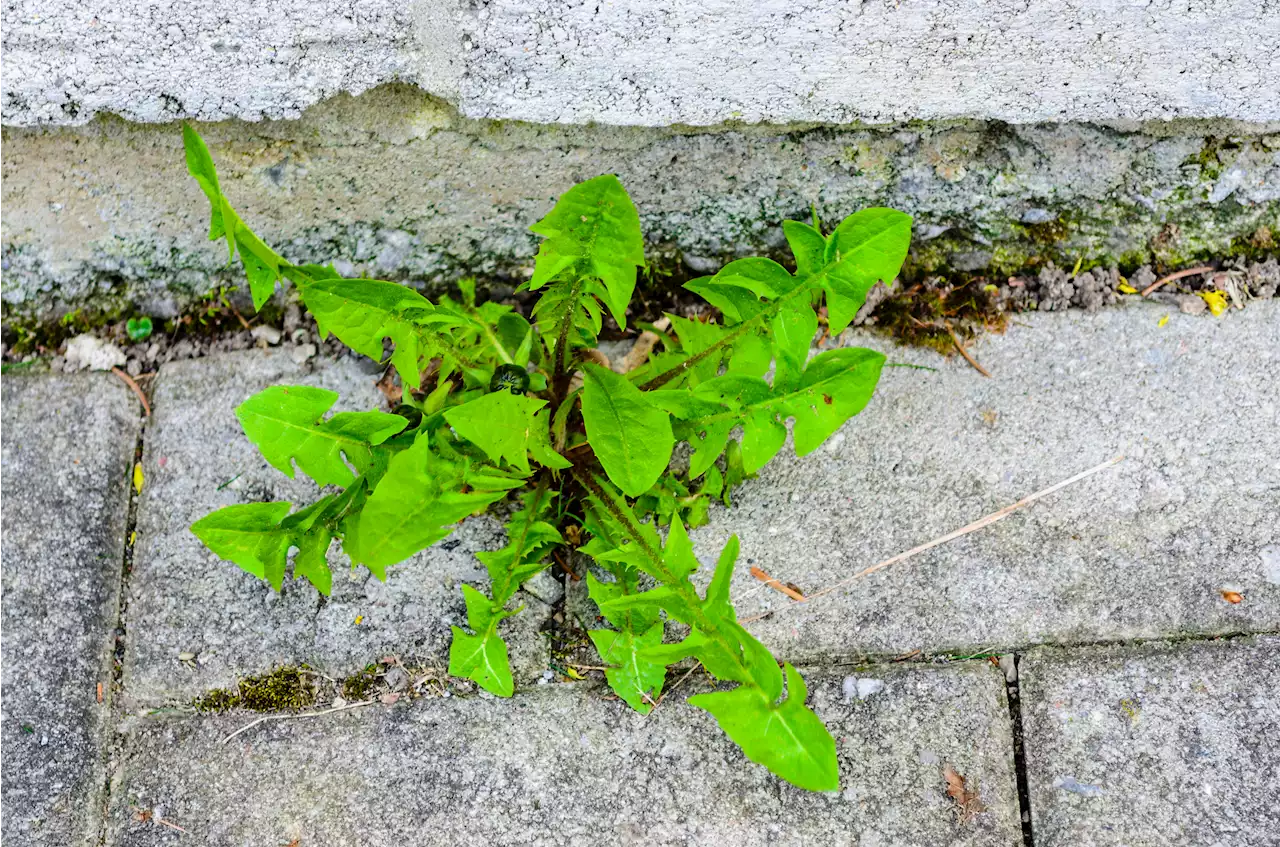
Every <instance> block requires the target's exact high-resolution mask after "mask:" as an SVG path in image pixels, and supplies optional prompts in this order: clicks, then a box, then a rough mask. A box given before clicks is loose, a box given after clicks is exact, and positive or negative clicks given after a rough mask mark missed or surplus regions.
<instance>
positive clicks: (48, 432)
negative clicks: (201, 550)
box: [0, 375, 139, 847]
mask: <svg viewBox="0 0 1280 847" xmlns="http://www.w3.org/2000/svg"><path fill="white" fill-rule="evenodd" d="M3 386H4V388H3V393H4V397H3V403H2V404H0V405H2V406H3V411H4V420H3V428H4V458H3V465H2V467H3V477H4V480H3V484H4V536H3V540H2V543H0V549H2V550H3V553H2V554H0V561H2V562H3V591H4V639H3V642H4V648H3V654H4V658H3V682H2V683H0V685H2V687H3V689H4V700H3V703H4V714H3V719H0V745H2V747H3V750H4V753H3V762H2V763H0V768H2V769H3V772H4V777H3V819H4V825H3V833H4V836H3V837H4V843H5V844H6V845H8V844H12V845H15V847H16V845H19V844H22V845H50V847H53V845H93V844H97V843H98V837H99V826H100V823H101V821H100V819H99V815H98V810H99V809H100V808H101V804H102V802H103V797H102V787H103V785H104V784H105V779H104V768H103V765H102V761H101V758H100V748H101V745H102V742H103V739H102V730H103V725H104V722H105V721H106V718H107V715H106V711H107V706H106V705H102V704H101V703H102V702H103V701H105V700H108V699H109V698H110V696H111V652H112V648H113V645H114V643H115V639H114V627H115V625H116V612H117V598H118V596H119V593H120V563H121V561H122V555H123V553H124V544H125V538H124V533H125V518H126V515H127V512H128V507H129V488H128V480H129V471H130V468H131V466H132V464H133V456H134V451H135V449H136V446H137V440H138V427H139V409H138V402H137V401H136V400H135V399H134V398H133V395H131V394H130V393H129V392H128V390H127V389H126V388H125V387H124V386H123V385H122V384H121V383H120V382H119V381H117V380H116V379H115V378H114V377H112V376H109V375H108V376H103V375H94V376H88V375H85V376H74V377H47V376H37V377H23V376H6V377H4V380H3ZM99 686H101V688H99ZM99 692H101V697H100V696H99Z"/></svg>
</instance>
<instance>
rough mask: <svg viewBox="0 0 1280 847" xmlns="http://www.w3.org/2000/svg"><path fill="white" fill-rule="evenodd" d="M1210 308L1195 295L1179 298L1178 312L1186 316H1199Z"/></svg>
mask: <svg viewBox="0 0 1280 847" xmlns="http://www.w3.org/2000/svg"><path fill="white" fill-rule="evenodd" d="M1208 308H1209V306H1208V304H1207V303H1205V302H1204V301H1203V300H1201V299H1200V298H1199V297H1196V296H1195V295H1194V294H1188V295H1187V296H1185V297H1179V298H1178V311H1180V312H1182V313H1183V314H1184V315H1198V314H1200V313H1202V312H1204V311H1205V310H1206V309H1208Z"/></svg>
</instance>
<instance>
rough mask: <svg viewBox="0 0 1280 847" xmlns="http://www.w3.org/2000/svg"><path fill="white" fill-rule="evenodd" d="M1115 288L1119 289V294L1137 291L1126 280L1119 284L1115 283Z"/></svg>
mask: <svg viewBox="0 0 1280 847" xmlns="http://www.w3.org/2000/svg"><path fill="white" fill-rule="evenodd" d="M1116 290H1117V291H1119V292H1120V293H1121V294H1137V293H1138V289H1136V288H1134V287H1133V286H1132V285H1130V284H1129V283H1127V282H1122V283H1120V284H1119V285H1117V286H1116Z"/></svg>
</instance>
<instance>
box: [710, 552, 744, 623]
mask: <svg viewBox="0 0 1280 847" xmlns="http://www.w3.org/2000/svg"><path fill="white" fill-rule="evenodd" d="M737 561H738V536H736V535H731V536H729V541H728V542H727V543H726V544H725V545H724V547H723V548H722V549H721V550H720V558H719V559H718V560H717V561H716V572H715V574H714V575H713V576H712V577H711V584H710V585H708V586H707V595H706V598H705V600H704V603H703V605H704V608H706V610H707V611H708V612H709V613H711V614H714V615H716V616H718V617H725V618H730V619H732V620H737V616H736V615H735V614H734V611H733V605H732V603H731V601H730V599H729V586H730V583H731V582H732V580H733V566H734V564H735V563H736V562H737Z"/></svg>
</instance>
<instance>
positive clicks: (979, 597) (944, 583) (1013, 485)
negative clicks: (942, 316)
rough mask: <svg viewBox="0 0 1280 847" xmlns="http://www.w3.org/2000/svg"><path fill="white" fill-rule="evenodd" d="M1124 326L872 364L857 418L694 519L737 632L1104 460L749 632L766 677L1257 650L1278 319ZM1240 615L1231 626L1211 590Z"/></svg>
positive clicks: (1269, 503) (1119, 316)
mask: <svg viewBox="0 0 1280 847" xmlns="http://www.w3.org/2000/svg"><path fill="white" fill-rule="evenodd" d="M1170 311H1171V309H1170V308H1168V307H1158V306H1155V305H1153V304H1134V305H1131V306H1129V307H1118V308H1115V309H1111V310H1105V311H1102V312H1099V313H1097V314H1093V315H1089V314H1082V313H1078V312H1075V313H1055V314H1028V315H1020V316H1018V318H1017V319H1016V320H1015V321H1014V324H1013V326H1012V327H1011V328H1010V329H1009V331H1008V333H1007V334H1006V335H1004V336H989V337H987V338H985V339H984V340H982V341H981V342H979V343H977V344H975V345H973V353H974V354H975V356H976V357H977V358H978V360H979V361H980V362H981V363H982V364H983V365H984V366H985V367H986V368H988V369H989V370H990V372H991V374H992V378H991V379H987V378H985V377H982V376H980V375H979V374H978V373H977V371H975V370H973V369H972V368H971V367H970V366H969V365H967V364H965V362H964V361H963V360H961V359H959V358H957V359H955V360H953V361H948V362H942V361H939V359H938V358H937V357H936V356H934V355H926V354H922V353H920V352H916V351H908V350H903V349H895V348H893V347H892V345H888V346H886V345H885V344H884V343H883V342H882V341H880V340H879V339H874V338H868V337H867V336H865V335H863V336H854V338H853V341H855V342H858V343H870V344H871V345H872V346H880V347H883V348H884V349H886V352H887V353H888V356H889V360H890V361H900V362H901V361H906V362H915V363H919V364H924V365H928V366H930V367H937V368H938V371H937V372H930V371H921V370H914V369H909V368H888V369H886V371H885V373H884V376H883V378H882V380H881V382H880V386H879V388H878V389H877V392H876V396H875V397H874V398H873V399H872V401H871V404H870V405H869V406H868V407H867V409H866V410H865V411H864V412H863V413H862V414H861V415H859V416H858V417H856V418H854V419H853V420H852V421H851V422H850V423H849V424H847V425H846V427H845V428H844V429H843V430H842V431H840V432H839V433H837V434H836V435H835V436H833V437H832V439H831V440H830V441H829V442H828V443H827V444H826V445H824V446H823V447H822V448H820V449H819V450H817V451H816V452H814V453H812V454H810V455H809V456H808V457H806V458H803V459H796V458H795V457H794V455H790V456H788V455H787V454H788V453H789V451H790V446H787V447H784V448H783V453H782V454H780V457H779V458H778V459H775V460H774V462H773V463H772V464H770V465H768V466H766V468H765V469H764V470H763V471H762V472H761V473H760V475H759V478H758V479H756V480H754V481H751V482H748V483H747V484H745V485H744V486H743V487H742V488H741V489H740V490H739V491H738V492H736V493H735V495H734V506H733V507H732V508H730V509H723V508H719V507H716V508H713V510H712V513H711V523H710V525H709V526H707V527H704V528H702V529H700V530H698V531H697V533H696V534H695V536H694V538H695V541H696V544H697V550H698V554H699V556H700V558H701V560H702V561H703V562H706V563H708V564H709V563H712V562H714V561H715V556H716V554H717V553H718V552H719V550H720V547H721V545H722V544H723V543H724V541H725V540H726V539H727V538H728V537H729V535H730V534H731V533H737V534H738V535H739V537H740V538H741V542H742V554H741V558H740V559H739V562H740V565H741V566H740V567H739V568H738V571H737V573H736V575H735V589H734V594H735V596H736V597H738V598H739V606H738V608H739V610H740V613H741V615H742V616H743V617H747V616H750V615H753V614H757V613H761V612H764V611H767V610H770V609H774V610H777V609H779V608H781V607H783V606H785V605H789V604H791V603H792V601H790V600H788V599H787V598H785V597H784V596H783V595H781V594H778V593H776V592H773V591H771V590H769V589H768V588H765V587H763V586H762V585H761V584H760V583H759V582H757V581H756V580H754V579H753V578H752V577H751V576H750V575H749V574H748V572H747V568H746V565H756V566H758V567H761V568H763V569H764V570H766V571H768V572H769V573H770V574H772V575H773V576H774V577H776V578H777V579H779V580H781V581H783V582H793V583H795V584H797V585H798V586H799V587H800V588H801V589H802V590H803V591H807V592H813V591H816V590H818V589H821V588H824V587H826V586H828V585H831V584H833V583H835V582H837V581H839V580H841V579H842V578H845V577H848V576H850V575H851V574H853V573H854V572H856V571H858V570H860V569H862V568H864V567H867V566H869V565H872V564H874V563H876V562H879V561H881V560H883V559H887V558H889V557H890V556H893V555H895V554H897V553H900V552H902V551H905V550H908V549H910V548H912V547H915V546H916V545H918V544H922V543H924V542H927V541H930V540H932V539H934V538H937V537H939V536H942V535H945V534H946V533H948V532H951V531H952V530H955V529H959V528H960V527H962V526H964V525H965V524H968V523H969V522H971V521H974V520H977V519H978V518H981V517H983V516H984V515H986V514H988V513H991V512H994V511H996V510H997V509H1000V508H1002V507H1004V506H1007V505H1009V504H1011V503H1014V502H1015V501H1017V500H1020V499H1021V498H1023V497H1025V496H1027V495H1029V494H1031V493H1033V492H1035V491H1038V490H1040V489H1042V488H1046V487H1048V486H1050V485H1053V484H1054V483H1057V482H1059V481H1061V480H1064V479H1066V478H1067V477H1069V476H1071V475H1073V474H1075V473H1078V472H1080V471H1083V470H1086V469H1088V468H1091V467H1093V466H1094V465H1097V464H1099V463H1101V462H1103V461H1106V460H1107V459H1110V458H1111V457H1113V456H1116V455H1119V454H1124V455H1126V456H1127V458H1126V459H1125V461H1124V462H1122V463H1121V464H1119V465H1118V466H1116V467H1114V468H1112V469H1110V470H1107V471H1104V472H1102V473H1099V474H1097V475H1095V476H1093V477H1090V478H1088V479H1086V480H1084V481H1082V482H1079V483H1077V484H1075V485H1073V486H1071V487H1069V488H1067V489H1065V490H1063V491H1061V492H1058V493H1056V494H1054V495H1051V496H1050V497H1048V498H1046V499H1044V500H1041V501H1040V502H1038V503H1036V504H1034V505H1032V506H1031V507H1030V508H1027V509H1024V510H1022V511H1019V512H1017V513H1015V514H1014V515H1012V516H1011V517H1009V518H1007V519H1006V520H1004V521H1003V522H1001V523H998V524H996V525H994V526H992V527H988V528H986V529H983V530H981V531H979V532H976V533H973V534H971V535H968V536H966V537H964V538H961V539H959V540H956V541H952V542H950V543H948V544H946V545H944V546H941V547H938V548H935V549H934V550H931V551H929V552H927V553H924V554H922V555H920V556H917V557H915V558H913V559H911V560H909V561H907V562H904V563H901V564H897V565H893V566H891V567H889V568H887V569H885V570H882V571H879V572H878V573H876V574H873V575H872V576H870V577H868V578H866V579H863V580H860V581H859V582H857V583H855V584H854V585H852V586H850V587H849V588H847V589H844V590H842V591H839V592H837V593H835V594H833V595H830V596H827V597H824V598H821V599H819V600H816V601H814V602H813V603H812V604H811V605H807V606H806V605H799V606H797V607H795V608H793V609H789V610H786V611H783V612H781V613H779V614H777V615H775V616H773V617H772V618H770V619H766V620H762V621H760V622H758V623H755V624H752V625H751V626H752V629H753V631H754V632H756V633H757V634H758V635H759V636H760V637H761V638H762V639H763V640H764V641H765V643H767V644H769V645H770V646H771V647H772V648H774V650H775V651H777V652H778V653H779V654H780V655H781V656H783V657H786V658H789V659H791V660H793V661H806V660H808V659H810V658H816V657H819V656H824V655H832V654H834V655H841V654H859V653H862V652H864V651H869V652H873V653H880V654H888V655H895V654H898V653H903V652H906V651H909V650H913V649H917V648H919V649H922V650H925V651H935V650H955V651H970V650H974V651H976V650H981V649H988V648H990V649H995V648H999V649H1008V648H1012V647H1017V646H1023V645H1028V644H1035V643H1042V642H1054V643H1071V642H1077V643H1078V642H1092V641H1098V640H1127V639H1135V638H1158V637H1163V636H1179V635H1187V634H1199V635H1205V634H1226V633H1239V632H1265V631H1276V630H1280V583H1278V582H1277V581H1276V579H1275V574H1274V567H1273V566H1271V565H1268V564H1267V563H1268V562H1269V561H1270V560H1269V558H1268V556H1270V555H1272V553H1271V552H1270V551H1274V550H1275V549H1276V548H1275V545H1276V544H1277V543H1278V542H1280V522H1277V520H1276V515H1277V514H1280V428H1277V426H1276V421H1277V420H1280V393H1278V392H1277V387H1278V386H1280V381H1278V380H1280V378H1278V377H1277V374H1278V373H1280V302H1276V301H1263V302H1254V303H1251V304H1250V305H1249V306H1248V307H1247V308H1246V309H1245V310H1244V311H1240V312H1236V311H1233V312H1230V313H1229V314H1227V315H1225V316H1224V317H1223V318H1221V319H1215V318H1212V317H1210V316H1208V315H1203V316H1195V317H1193V316H1188V315H1182V314H1179V313H1177V312H1176V310H1175V311H1174V313H1173V314H1172V315H1171V317H1170V318H1169V321H1168V323H1167V324H1166V325H1165V326H1163V327H1161V326H1159V324H1158V321H1159V320H1160V319H1161V318H1162V317H1163V316H1164V315H1166V314H1168V313H1169V312H1170ZM1224 590H1225V591H1235V592H1238V593H1240V594H1241V595H1242V597H1243V601H1242V602H1240V603H1238V604H1232V603H1230V602H1228V601H1227V600H1226V599H1224V596H1223V593H1222V592H1223V591H1224Z"/></svg>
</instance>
